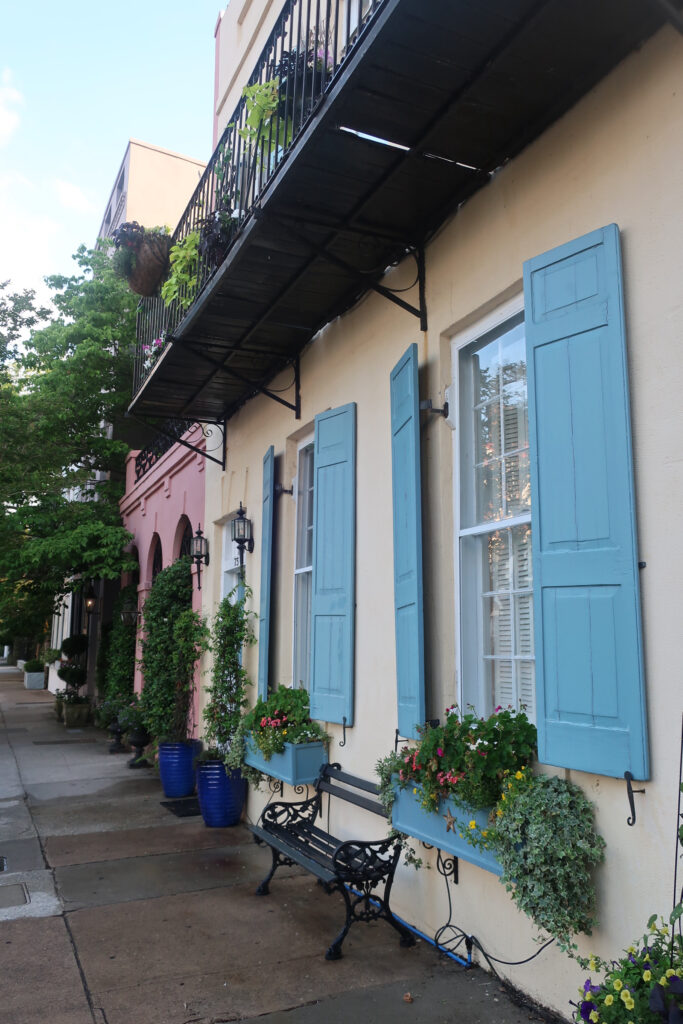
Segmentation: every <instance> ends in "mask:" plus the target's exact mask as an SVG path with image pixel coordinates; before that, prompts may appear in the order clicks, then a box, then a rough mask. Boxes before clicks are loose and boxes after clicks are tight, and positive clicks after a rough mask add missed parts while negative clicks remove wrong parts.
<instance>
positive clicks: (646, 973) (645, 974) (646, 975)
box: [643, 971, 652, 981]
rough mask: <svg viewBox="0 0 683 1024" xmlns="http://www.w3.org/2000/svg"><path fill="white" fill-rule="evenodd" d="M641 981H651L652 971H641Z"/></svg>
mask: <svg viewBox="0 0 683 1024" xmlns="http://www.w3.org/2000/svg"><path fill="white" fill-rule="evenodd" d="M643 981H652V971H643Z"/></svg>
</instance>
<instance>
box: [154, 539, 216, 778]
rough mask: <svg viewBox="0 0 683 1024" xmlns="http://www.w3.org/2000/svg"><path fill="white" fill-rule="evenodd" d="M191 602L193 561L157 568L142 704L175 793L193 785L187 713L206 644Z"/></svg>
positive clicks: (161, 766)
mask: <svg viewBox="0 0 683 1024" xmlns="http://www.w3.org/2000/svg"><path fill="white" fill-rule="evenodd" d="M191 601H192V576H191V572H190V560H189V558H180V559H178V561H177V562H174V563H173V565H170V566H168V568H166V569H164V570H162V572H160V573H159V575H158V576H157V578H156V580H155V581H154V586H153V587H152V590H151V592H150V595H149V597H148V598H147V601H146V602H145V606H144V609H143V617H144V629H145V633H144V637H143V641H142V673H143V676H144V688H143V691H142V696H141V698H140V707H141V709H142V717H143V721H144V723H145V726H146V727H147V729H148V731H149V732H150V733H151V734H152V736H154V737H155V739H157V740H159V741H160V742H159V770H160V772H161V781H162V784H163V786H164V792H165V793H166V795H167V796H171V797H177V796H187V795H189V794H190V793H191V792H192V790H193V789H194V773H193V767H192V759H193V756H194V751H193V748H192V745H191V744H190V743H189V742H188V736H189V733H190V731H191V730H190V722H189V715H190V708H191V706H192V692H193V682H194V668H195V664H196V662H197V660H198V658H199V657H200V656H201V654H202V652H203V651H205V650H206V649H207V648H208V628H207V626H206V622H205V621H204V619H202V618H201V616H199V615H198V614H197V613H196V612H193V611H192V609H191V607H190V604H191ZM181 747H182V748H186V749H180V748H181ZM181 790H184V791H182V792H181Z"/></svg>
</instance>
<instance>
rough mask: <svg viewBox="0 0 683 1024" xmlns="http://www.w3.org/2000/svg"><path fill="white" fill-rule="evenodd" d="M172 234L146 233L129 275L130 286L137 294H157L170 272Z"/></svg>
mask: <svg viewBox="0 0 683 1024" xmlns="http://www.w3.org/2000/svg"><path fill="white" fill-rule="evenodd" d="M170 249H171V236H170V235H145V238H144V240H143V242H142V244H141V246H140V248H139V249H138V251H137V253H136V256H135V266H134V267H133V269H132V270H131V272H130V274H129V275H128V278H127V281H128V286H129V287H130V289H131V290H132V291H134V292H135V293H136V294H137V295H145V296H150V295H155V294H156V292H157V290H158V288H159V285H160V284H161V282H162V280H163V279H164V278H165V277H166V275H167V274H168V269H169V265H168V254H169V252H170Z"/></svg>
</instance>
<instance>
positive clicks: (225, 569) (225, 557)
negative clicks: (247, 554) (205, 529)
mask: <svg viewBox="0 0 683 1024" xmlns="http://www.w3.org/2000/svg"><path fill="white" fill-rule="evenodd" d="M239 578H240V552H239V547H238V546H237V544H235V542H234V540H233V539H232V517H231V518H230V519H229V520H228V522H227V523H225V524H224V526H223V545H222V552H221V601H222V600H223V598H224V597H227V596H228V594H232V593H234V594H235V595H236V594H237V591H236V590H235V588H236V586H237V584H238V583H239Z"/></svg>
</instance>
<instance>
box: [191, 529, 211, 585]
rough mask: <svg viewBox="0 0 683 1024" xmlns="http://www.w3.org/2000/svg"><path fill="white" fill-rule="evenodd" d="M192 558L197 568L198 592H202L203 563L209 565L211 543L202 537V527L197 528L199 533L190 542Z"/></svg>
mask: <svg viewBox="0 0 683 1024" xmlns="http://www.w3.org/2000/svg"><path fill="white" fill-rule="evenodd" d="M190 557H191V558H192V561H193V562H194V564H195V565H196V566H197V590H201V589H202V562H203V563H204V565H208V564H209V542H208V540H207V539H206V537H204V536H203V535H202V531H201V527H200V526H197V532H196V533H195V535H194V537H193V538H192V541H191V542H190Z"/></svg>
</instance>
